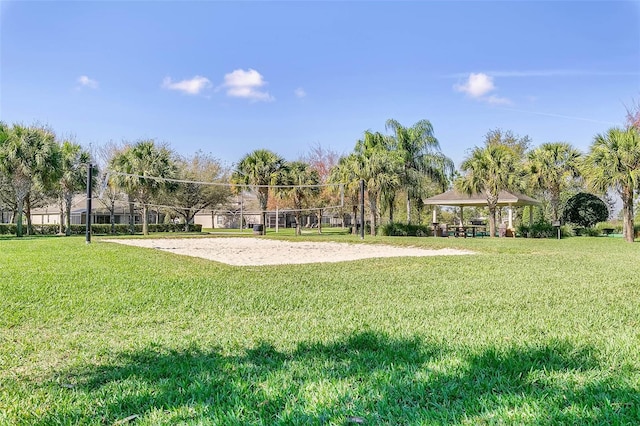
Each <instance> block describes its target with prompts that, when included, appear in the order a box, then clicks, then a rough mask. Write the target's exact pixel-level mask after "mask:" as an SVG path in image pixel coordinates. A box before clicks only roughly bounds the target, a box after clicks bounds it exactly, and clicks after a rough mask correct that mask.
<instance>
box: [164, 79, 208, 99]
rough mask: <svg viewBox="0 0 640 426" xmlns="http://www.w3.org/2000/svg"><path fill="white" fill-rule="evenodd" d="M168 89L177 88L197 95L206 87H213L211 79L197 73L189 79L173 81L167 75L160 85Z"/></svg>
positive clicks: (188, 93)
mask: <svg viewBox="0 0 640 426" xmlns="http://www.w3.org/2000/svg"><path fill="white" fill-rule="evenodd" d="M160 87H162V88H163V89H167V90H177V91H179V92H182V93H185V94H187V95H197V94H199V93H200V92H202V91H203V90H204V89H207V88H209V87H211V81H209V79H208V78H206V77H202V76H200V75H196V76H195V77H193V78H192V79H189V80H181V81H176V82H174V81H172V80H171V77H165V78H164V80H162V85H161V86H160Z"/></svg>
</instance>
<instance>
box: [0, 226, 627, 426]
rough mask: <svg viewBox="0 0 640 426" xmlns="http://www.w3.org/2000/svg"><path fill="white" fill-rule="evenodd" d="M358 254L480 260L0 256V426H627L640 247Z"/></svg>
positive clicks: (604, 241)
mask: <svg viewBox="0 0 640 426" xmlns="http://www.w3.org/2000/svg"><path fill="white" fill-rule="evenodd" d="M271 237H278V238H291V239H294V238H292V237H283V236H282V235H278V236H275V235H273V236H271ZM271 237H270V238H271ZM303 238H304V239H307V240H313V241H322V240H325V239H331V240H337V241H350V242H354V243H359V239H358V238H356V237H351V236H340V235H332V236H317V235H309V236H305V237H303ZM365 243H393V244H400V245H419V246H425V247H457V248H467V249H472V250H475V251H476V252H477V253H478V254H476V255H473V256H460V257H457V256H456V257H425V258H391V259H370V260H364V261H357V262H345V263H333V264H310V265H295V266H269V267H264V266H263V267H232V266H227V265H223V264H219V263H215V262H210V261H206V260H202V259H197V258H189V257H184V256H177V255H172V254H169V253H164V252H160V251H154V250H151V249H140V248H135V247H128V246H121V245H117V244H110V243H105V242H101V241H100V239H99V238H95V239H94V242H93V243H92V244H91V245H86V244H85V242H84V239H82V238H32V239H29V238H24V239H21V240H17V239H4V240H0V303H1V304H0V424H11V425H13V424H29V425H31V424H42V425H49V424H73V425H75V424H116V423H117V424H125V423H127V424H128V423H133V424H136V425H157V424H197V425H208V424H220V425H222V424H224V425H227V424H243V425H244V424H263V425H271V424H336V425H343V424H362V423H364V424H371V425H373V424H637V423H639V422H640V246H638V244H637V243H636V244H628V243H625V242H623V241H622V240H621V239H615V238H586V237H581V238H571V239H565V240H560V241H558V240H526V239H516V240H513V239H500V240H490V239H488V238H484V239H466V240H464V239H453V238H450V239H444V238H442V239H436V238H381V237H378V238H371V237H367V238H366V240H365Z"/></svg>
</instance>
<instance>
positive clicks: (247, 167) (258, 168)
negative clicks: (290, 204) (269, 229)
mask: <svg viewBox="0 0 640 426" xmlns="http://www.w3.org/2000/svg"><path fill="white" fill-rule="evenodd" d="M284 163H285V160H284V158H282V157H281V156H279V155H278V154H276V153H274V152H272V151H269V150H267V149H258V150H255V151H253V152H250V153H249V154H247V155H245V156H244V157H242V159H241V160H240V162H239V163H238V164H237V166H236V170H235V171H234V172H233V174H232V175H231V182H232V183H233V184H235V185H246V186H250V187H253V189H254V191H255V192H256V195H257V196H258V203H259V204H260V209H261V210H262V219H261V220H262V233H263V234H264V233H266V225H267V204H268V203H269V186H270V185H273V183H274V182H275V180H276V179H277V174H278V171H279V170H280V168H282V166H283V165H284Z"/></svg>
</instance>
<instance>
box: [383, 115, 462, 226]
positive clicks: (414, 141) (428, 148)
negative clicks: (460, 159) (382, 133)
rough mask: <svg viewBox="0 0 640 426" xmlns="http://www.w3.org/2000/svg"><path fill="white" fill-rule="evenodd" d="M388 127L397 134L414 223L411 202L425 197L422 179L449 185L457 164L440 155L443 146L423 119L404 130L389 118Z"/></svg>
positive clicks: (401, 175)
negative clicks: (426, 178) (426, 177)
mask: <svg viewBox="0 0 640 426" xmlns="http://www.w3.org/2000/svg"><path fill="white" fill-rule="evenodd" d="M385 127H386V129H391V130H392V131H393V132H394V140H393V149H396V150H398V151H399V153H400V155H401V156H402V168H401V174H400V179H401V184H402V186H403V187H404V189H405V191H406V194H407V199H406V202H407V223H411V202H412V201H413V200H416V199H419V198H420V197H422V196H423V195H424V194H423V190H422V189H423V186H422V185H421V182H423V181H424V179H422V177H424V176H428V177H429V178H431V180H433V181H435V182H436V183H444V182H447V181H448V179H449V178H450V177H451V176H452V175H453V172H454V170H455V165H454V163H453V161H452V160H451V159H449V158H448V157H446V156H445V155H444V154H442V152H440V143H439V142H438V139H436V137H435V136H434V135H433V126H432V125H431V122H430V121H429V120H420V121H418V122H417V123H415V124H414V125H413V126H411V127H404V126H402V125H401V124H400V123H399V122H398V121H396V120H393V119H389V120H387V122H386V124H385ZM390 201H392V200H390ZM392 216H393V213H392V211H390V217H392Z"/></svg>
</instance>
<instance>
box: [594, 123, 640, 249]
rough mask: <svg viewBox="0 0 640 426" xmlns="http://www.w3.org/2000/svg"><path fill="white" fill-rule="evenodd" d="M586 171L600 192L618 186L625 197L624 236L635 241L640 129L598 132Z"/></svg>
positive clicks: (639, 172)
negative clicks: (634, 219) (634, 227)
mask: <svg viewBox="0 0 640 426" xmlns="http://www.w3.org/2000/svg"><path fill="white" fill-rule="evenodd" d="M584 174H585V175H586V177H587V180H588V182H589V183H590V185H591V187H592V188H594V189H595V190H598V191H603V192H604V191H607V190H609V189H615V190H616V191H617V192H618V194H620V197H621V198H622V215H623V235H624V238H625V240H627V241H629V242H633V239H634V230H633V196H634V192H635V190H636V189H637V188H638V186H639V185H640V132H639V131H638V130H637V129H636V128H635V127H632V126H629V127H628V128H626V129H620V128H616V127H614V128H611V129H609V130H608V131H607V132H606V133H604V134H598V135H596V137H595V139H594V140H593V143H592V144H591V149H590V151H589V154H588V155H587V157H586V159H585V163H584Z"/></svg>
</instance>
